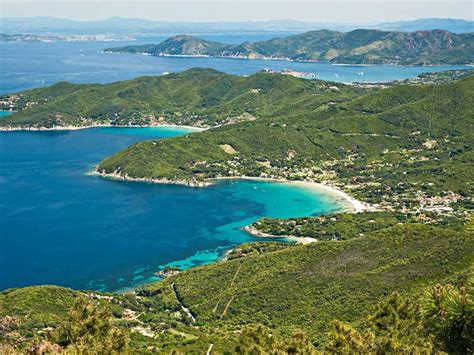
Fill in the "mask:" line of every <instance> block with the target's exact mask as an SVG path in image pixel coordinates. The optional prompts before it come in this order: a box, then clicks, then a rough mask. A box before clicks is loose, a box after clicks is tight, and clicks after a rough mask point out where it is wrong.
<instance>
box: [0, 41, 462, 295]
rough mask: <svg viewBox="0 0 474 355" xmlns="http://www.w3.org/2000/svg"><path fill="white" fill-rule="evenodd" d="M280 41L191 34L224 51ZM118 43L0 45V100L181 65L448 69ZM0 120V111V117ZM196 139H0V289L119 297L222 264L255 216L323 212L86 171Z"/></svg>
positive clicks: (338, 77) (385, 74) (165, 134)
mask: <svg viewBox="0 0 474 355" xmlns="http://www.w3.org/2000/svg"><path fill="white" fill-rule="evenodd" d="M286 35H288V34H286V33H279V34H275V33H271V34H269V33H261V34H252V35H249V34H246V35H240V34H236V35H202V37H204V38H206V39H210V40H215V41H221V42H226V43H240V42H243V41H258V40H265V39H268V38H273V37H276V36H286ZM165 38H166V37H165V36H163V37H144V38H138V39H137V40H136V41H130V42H52V43H0V93H11V92H18V91H21V90H26V89H30V88H35V87H42V86H46V85H51V84H53V83H56V82H59V81H70V82H74V83H87V82H99V83H106V82H112V81H117V80H125V79H131V78H134V77H137V76H141V75H162V74H163V73H167V72H179V71H183V70H186V69H188V68H192V67H210V68H214V69H217V70H220V71H223V72H226V73H231V74H238V75H250V74H252V73H255V72H257V71H259V70H263V69H265V68H271V69H285V68H287V69H293V70H298V71H304V72H308V73H314V74H316V75H318V77H319V78H321V79H325V80H334V81H342V82H354V81H364V82H380V81H388V80H395V79H405V78H409V77H415V76H417V75H418V74H420V73H422V72H427V71H440V70H446V69H459V68H462V67H459V66H454V67H453V66H442V67H441V66H440V67H401V66H387V65H379V66H370V67H354V66H335V65H331V64H328V63H296V62H285V61H271V60H245V59H217V58H164V57H150V56H142V55H117V54H104V53H102V51H103V50H104V49H105V48H108V47H111V46H123V45H128V44H139V43H157V42H159V41H161V40H163V39H165ZM4 115H5V113H1V114H0V119H2V117H3V116H4ZM183 134H199V133H196V132H194V131H193V130H190V129H185V128H178V127H159V128H91V129H83V130H73V131H42V132H29V131H28V132H27V131H22V132H0V290H3V289H7V288H12V287H21V286H29V285H43V284H55V285H61V286H66V287H71V288H75V289H82V290H85V289H88V290H98V291H127V290H130V289H133V288H134V287H137V286H140V285H143V284H146V283H149V282H153V281H157V280H159V277H157V276H156V275H155V273H156V272H157V271H159V270H161V269H162V268H164V267H165V266H175V267H178V268H181V269H187V268H190V267H194V266H199V265H204V264H209V263H212V262H216V261H218V260H219V259H222V258H223V257H224V256H225V254H226V252H227V251H228V250H229V249H231V248H234V247H235V246H237V245H238V244H241V243H243V242H249V241H255V240H257V239H256V238H254V237H252V236H250V235H248V234H246V233H245V232H244V231H242V229H241V228H242V227H243V226H245V225H248V224H250V223H252V222H254V221H256V220H257V219H259V218H261V217H282V218H287V217H303V216H311V215H324V214H330V213H335V212H338V211H341V210H343V209H346V208H347V205H346V204H344V203H343V202H341V200H340V199H337V198H336V197H334V196H331V195H328V194H327V193H322V192H320V191H317V190H314V189H308V188H303V187H301V186H296V185H292V184H286V183H274V182H266V181H250V180H222V181H219V182H217V183H216V184H214V185H212V186H209V187H205V188H194V187H186V186H175V185H157V184H147V183H136V182H124V181H114V180H109V179H104V178H101V177H97V176H93V175H90V172H91V171H92V170H93V168H94V166H95V165H96V164H98V163H99V162H100V161H101V160H102V159H104V158H105V157H107V156H109V155H111V154H113V153H116V152H118V151H120V150H121V149H123V148H125V147H127V146H128V145H130V144H132V143H135V142H137V141H141V140H146V139H167V138H170V137H174V136H178V135H183Z"/></svg>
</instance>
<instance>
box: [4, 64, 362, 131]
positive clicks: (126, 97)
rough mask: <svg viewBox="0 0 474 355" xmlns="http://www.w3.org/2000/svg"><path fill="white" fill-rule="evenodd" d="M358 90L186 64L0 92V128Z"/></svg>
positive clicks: (216, 109) (267, 110)
mask: <svg viewBox="0 0 474 355" xmlns="http://www.w3.org/2000/svg"><path fill="white" fill-rule="evenodd" d="M361 92H363V90H362V89H359V88H353V87H348V86H345V85H342V84H336V83H328V82H324V81H319V80H318V81H307V80H301V79H297V78H294V77H291V76H288V75H277V74H273V75H272V74H266V73H257V74H254V75H251V76H250V77H239V76H235V75H228V74H224V73H221V72H218V71H216V70H213V69H191V70H187V71H185V72H182V73H178V74H169V75H163V76H159V77H141V78H137V79H133V80H127V81H120V82H116V83H111V84H105V85H100V84H82V85H80V84H70V83H66V82H62V83H58V84H55V85H52V86H49V87H46V88H40V89H34V90H29V91H25V92H22V93H19V94H10V95H4V96H3V97H1V98H0V103H1V104H2V106H3V108H4V109H12V110H14V111H15V113H13V114H12V115H10V116H7V117H3V118H2V120H0V128H1V127H13V128H14V127H25V128H28V127H36V128H43V127H44V128H51V127H55V126H59V127H60V126H71V125H72V126H87V125H94V124H112V125H138V126H140V125H153V124H163V123H169V124H182V125H193V126H198V127H199V126H202V127H208V126H216V125H222V124H229V123H235V122H241V121H251V120H255V119H257V118H261V117H271V116H275V115H279V116H280V115H287V114H290V113H295V112H311V111H314V110H317V109H318V108H319V107H320V106H321V105H324V104H327V103H328V102H339V101H346V100H348V99H351V98H353V97H355V96H357V95H358V94H359V93H361Z"/></svg>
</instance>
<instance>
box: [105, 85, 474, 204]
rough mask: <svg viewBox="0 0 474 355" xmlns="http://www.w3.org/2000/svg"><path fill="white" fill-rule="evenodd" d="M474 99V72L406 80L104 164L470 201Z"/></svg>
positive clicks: (157, 174) (128, 152) (381, 199)
mask: <svg viewBox="0 0 474 355" xmlns="http://www.w3.org/2000/svg"><path fill="white" fill-rule="evenodd" d="M343 90H344V89H342V90H340V91H343ZM473 99H474V77H473V76H470V77H467V78H464V79H462V80H459V81H456V82H453V83H448V84H440V85H397V86H394V87H390V88H387V89H383V90H376V91H373V92H370V93H368V94H366V95H363V96H360V97H358V98H357V99H354V100H352V101H348V102H339V103H336V102H330V103H328V104H326V105H322V106H319V107H318V108H317V109H314V110H302V111H295V112H292V113H291V115H290V112H287V111H285V112H282V113H281V115H280V114H279V113H277V112H275V113H274V114H273V115H272V116H271V117H264V118H261V119H259V120H256V121H251V122H242V123H237V124H234V125H227V126H222V127H219V128H215V129H212V130H209V131H206V132H202V133H198V134H191V135H187V136H183V137H178V138H172V139H169V140H166V141H146V142H140V143H137V144H135V145H132V146H131V147H129V148H127V149H125V150H123V151H122V152H120V153H118V154H116V155H114V156H112V157H110V158H108V159H106V160H104V161H103V162H102V163H101V164H100V166H99V167H98V170H99V171H101V172H105V173H113V172H115V173H117V174H120V175H122V176H128V177H137V178H153V179H168V180H181V181H183V180H184V181H202V180H205V179H208V178H218V177H223V176H243V175H246V176H260V177H274V178H285V179H290V180H305V179H306V180H311V181H316V182H322V181H325V182H328V181H329V182H331V183H333V184H335V185H337V186H340V187H341V188H344V189H346V190H347V191H348V192H349V193H351V194H352V195H355V196H357V197H359V198H361V199H364V200H365V201H367V202H370V203H373V204H377V205H379V207H382V208H387V209H390V208H396V209H400V210H406V209H408V210H412V209H416V208H418V207H420V206H425V207H430V208H431V207H432V205H433V204H434V205H437V204H442V205H444V206H445V207H446V208H447V209H452V208H455V209H457V210H464V209H469V208H471V202H469V199H470V196H472V192H473V185H472V181H473V172H472V169H471V168H470V167H471V165H472V163H473V153H472V142H473V140H474V137H473V133H472V132H474V127H473V124H474V122H473V120H472V118H473V117H474V109H473V106H472V105H471V102H472V100H473ZM229 147H230V148H232V149H231V150H229V149H226V148H229ZM435 197H440V198H441V200H433V199H434V198H435Z"/></svg>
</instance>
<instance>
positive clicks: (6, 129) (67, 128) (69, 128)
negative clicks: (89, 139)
mask: <svg viewBox="0 0 474 355" xmlns="http://www.w3.org/2000/svg"><path fill="white" fill-rule="evenodd" d="M162 127H163V128H185V129H189V130H192V131H196V132H200V131H205V130H206V129H208V128H201V127H193V126H185V125H173V124H157V125H145V126H135V125H133V126H132V125H112V124H95V125H85V126H54V127H29V126H26V127H23V126H20V127H12V126H7V127H0V132H14V131H77V130H80V129H90V128H162Z"/></svg>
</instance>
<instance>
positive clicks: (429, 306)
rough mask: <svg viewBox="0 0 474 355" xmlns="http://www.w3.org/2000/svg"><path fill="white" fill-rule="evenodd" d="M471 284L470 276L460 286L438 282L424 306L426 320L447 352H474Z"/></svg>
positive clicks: (473, 308)
mask: <svg viewBox="0 0 474 355" xmlns="http://www.w3.org/2000/svg"><path fill="white" fill-rule="evenodd" d="M471 286H472V285H471V282H470V281H469V280H468V281H467V282H465V283H461V285H460V286H458V287H455V286H453V285H447V286H442V285H439V284H438V285H436V286H435V287H433V289H431V290H430V291H429V292H427V295H426V296H427V297H426V299H425V302H424V307H423V310H424V316H425V319H426V324H427V326H428V327H429V328H430V330H431V331H432V332H433V333H434V334H435V336H436V340H437V341H438V342H439V343H440V345H441V346H442V347H443V348H444V350H445V351H447V352H450V353H458V354H472V353H473V351H474V302H473V300H472V294H470V292H469V291H470V290H472V287H471ZM471 292H472V291H471Z"/></svg>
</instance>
